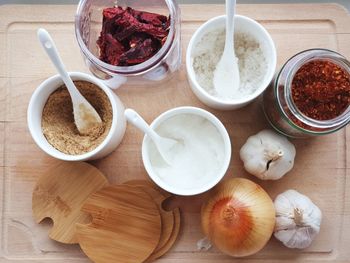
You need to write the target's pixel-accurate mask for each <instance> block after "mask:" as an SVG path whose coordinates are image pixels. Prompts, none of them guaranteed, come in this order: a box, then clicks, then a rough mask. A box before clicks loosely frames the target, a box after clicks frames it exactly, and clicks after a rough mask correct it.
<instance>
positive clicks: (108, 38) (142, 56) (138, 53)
mask: <svg viewBox="0 0 350 263" xmlns="http://www.w3.org/2000/svg"><path fill="white" fill-rule="evenodd" d="M169 25H170V19H169V18H168V17H166V16H163V15H159V14H154V13H149V12H143V11H138V10H134V9H132V8H130V7H127V8H125V9H123V8H122V7H118V6H117V7H113V8H106V9H104V10H103V23H102V30H101V34H100V37H99V39H98V40H97V45H98V46H99V48H100V59H101V60H102V61H104V62H106V63H109V64H112V65H115V66H131V65H136V64H139V63H142V62H144V61H146V60H148V59H149V58H150V57H152V56H153V55H154V54H155V53H157V52H158V50H159V49H160V48H161V47H162V45H163V44H164V43H165V41H166V38H167V36H168V33H169Z"/></svg>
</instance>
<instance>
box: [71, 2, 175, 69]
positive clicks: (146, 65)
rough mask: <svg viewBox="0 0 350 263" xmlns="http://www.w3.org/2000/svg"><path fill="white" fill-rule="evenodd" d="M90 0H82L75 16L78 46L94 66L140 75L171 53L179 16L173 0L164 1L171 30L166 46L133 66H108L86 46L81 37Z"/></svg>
mask: <svg viewBox="0 0 350 263" xmlns="http://www.w3.org/2000/svg"><path fill="white" fill-rule="evenodd" d="M87 1H89V0H80V1H79V3H78V7H77V10H76V14H75V36H76V39H77V42H78V45H79V47H80V49H81V51H82V53H83V54H84V56H85V57H86V58H87V59H88V60H89V61H90V62H91V63H92V64H94V65H96V66H98V67H99V68H100V69H101V70H102V71H105V72H106V71H107V72H108V71H110V72H113V73H115V74H122V75H129V74H139V73H143V72H145V71H147V70H149V69H151V68H153V67H154V66H155V65H157V64H158V63H159V62H160V61H161V60H162V59H163V58H164V57H165V56H166V54H167V53H168V52H169V50H170V49H171V46H172V43H173V41H174V39H175V30H176V29H175V28H176V22H177V21H176V20H177V16H178V12H179V10H178V6H177V4H176V2H174V1H173V0H164V2H165V3H166V5H167V7H168V10H169V16H170V30H169V34H168V37H167V39H166V41H165V43H164V45H163V46H162V47H161V48H160V49H159V50H158V52H157V53H156V54H154V55H153V56H152V57H151V58H149V59H148V60H146V61H144V62H142V63H140V64H137V65H133V66H114V65H111V64H108V63H106V62H104V61H102V60H100V59H99V58H98V57H96V56H95V55H94V54H93V53H92V52H91V51H90V50H89V49H88V47H87V46H86V44H85V42H84V40H83V38H82V35H81V30H80V28H81V27H80V26H81V19H80V18H81V13H82V11H83V9H84V7H85V5H86V3H87Z"/></svg>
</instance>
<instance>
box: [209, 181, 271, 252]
mask: <svg viewBox="0 0 350 263" xmlns="http://www.w3.org/2000/svg"><path fill="white" fill-rule="evenodd" d="M274 226H275V208H274V205H273V202H272V200H271V198H270V197H269V195H268V194H267V193H266V192H265V191H264V189H262V188H261V187H260V186H259V185H257V184H256V183H254V182H252V181H250V180H248V179H244V178H233V179H229V180H227V181H224V182H222V183H220V184H219V185H218V186H217V187H215V188H214V189H213V191H212V193H211V197H210V198H209V200H208V201H207V202H206V203H204V204H203V206H202V228H203V231H204V233H205V235H206V236H207V237H208V238H209V240H210V241H211V242H212V243H213V244H214V245H215V246H216V247H217V248H218V249H220V250H221V251H222V252H224V253H226V254H228V255H231V256H234V257H244V256H249V255H252V254H254V253H256V252H258V251H259V250H260V249H262V248H263V247H264V246H265V245H266V243H267V241H268V240H269V239H270V237H271V235H272V233H273V229H274Z"/></svg>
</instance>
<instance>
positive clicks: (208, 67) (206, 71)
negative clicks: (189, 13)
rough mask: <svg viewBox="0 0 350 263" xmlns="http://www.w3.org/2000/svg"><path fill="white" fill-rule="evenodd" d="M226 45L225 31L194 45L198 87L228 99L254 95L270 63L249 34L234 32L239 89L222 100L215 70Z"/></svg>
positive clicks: (193, 58) (193, 57) (212, 33)
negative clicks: (217, 88)
mask: <svg viewBox="0 0 350 263" xmlns="http://www.w3.org/2000/svg"><path fill="white" fill-rule="evenodd" d="M224 46H225V30H221V31H211V32H208V33H207V34H205V35H204V36H203V37H202V39H201V40H200V41H199V42H198V43H197V45H196V46H195V49H194V52H193V55H192V65H193V69H194V71H195V74H196V79H197V81H198V83H199V85H200V86H201V87H202V88H203V89H204V90H206V91H207V92H208V93H209V94H210V95H212V96H214V97H218V98H220V99H225V100H234V99H242V98H245V97H246V96H248V95H250V94H253V93H254V92H255V91H256V90H257V89H258V88H259V86H260V84H261V83H262V82H263V80H264V77H265V75H266V72H267V68H268V64H267V61H266V58H265V55H264V53H263V51H262V49H261V47H260V44H259V42H258V41H257V40H256V39H255V38H254V37H253V36H252V35H250V34H247V33H243V32H236V33H235V54H236V56H237V58H238V66H239V73H240V87H239V89H238V92H237V93H236V94H233V95H232V96H230V97H225V98H222V97H220V96H219V94H217V92H216V90H215V88H214V84H213V78H214V71H215V68H216V65H217V63H218V62H219V60H220V58H221V55H222V53H223V50H224Z"/></svg>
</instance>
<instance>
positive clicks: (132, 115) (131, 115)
mask: <svg viewBox="0 0 350 263" xmlns="http://www.w3.org/2000/svg"><path fill="white" fill-rule="evenodd" d="M124 115H125V118H126V119H127V120H128V121H129V122H131V123H132V124H133V125H134V126H135V127H137V128H139V129H140V130H141V131H143V132H144V133H146V134H147V136H149V137H150V138H151V140H152V141H153V142H154V144H155V145H156V147H157V149H158V152H159V153H160V155H161V156H162V158H163V159H164V161H165V162H166V163H167V164H168V165H171V163H172V159H173V158H172V156H171V154H170V150H171V149H172V148H173V147H174V146H175V145H176V144H178V142H177V141H176V140H173V139H170V138H164V137H161V136H159V135H158V133H156V132H155V131H154V130H153V129H152V128H151V127H150V126H149V125H148V124H147V122H146V121H145V120H144V119H143V118H142V117H141V116H140V115H139V114H138V113H137V112H136V111H134V110H133V109H126V110H125V112H124Z"/></svg>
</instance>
